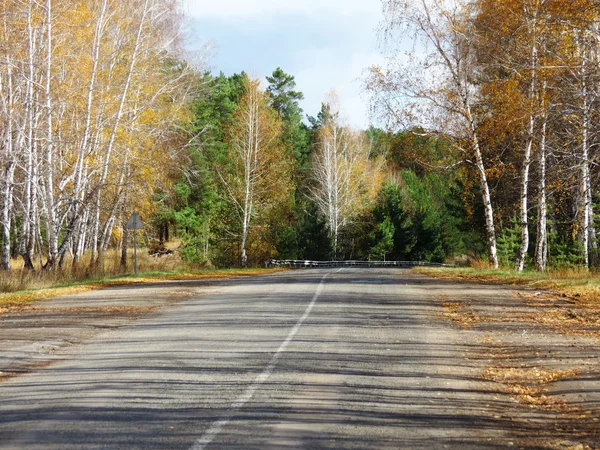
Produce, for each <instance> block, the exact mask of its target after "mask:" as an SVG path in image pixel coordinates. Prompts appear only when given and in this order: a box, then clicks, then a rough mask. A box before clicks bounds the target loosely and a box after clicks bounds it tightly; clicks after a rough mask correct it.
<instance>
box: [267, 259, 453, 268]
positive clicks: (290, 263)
mask: <svg viewBox="0 0 600 450" xmlns="http://www.w3.org/2000/svg"><path fill="white" fill-rule="evenodd" d="M265 267H267V268H269V267H285V268H292V269H297V268H303V267H401V268H410V267H456V266H455V265H454V264H442V263H428V262H421V261H310V260H305V259H300V260H295V259H285V260H276V259H271V260H269V261H266V262H265Z"/></svg>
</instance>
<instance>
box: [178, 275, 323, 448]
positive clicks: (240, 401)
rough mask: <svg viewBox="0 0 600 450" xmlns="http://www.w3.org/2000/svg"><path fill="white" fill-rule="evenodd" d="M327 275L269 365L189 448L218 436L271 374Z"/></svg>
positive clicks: (207, 442) (312, 304)
mask: <svg viewBox="0 0 600 450" xmlns="http://www.w3.org/2000/svg"><path fill="white" fill-rule="evenodd" d="M328 276H329V274H327V275H325V276H324V277H323V278H321V282H320V283H319V287H318V288H317V292H315V295H314V296H313V298H312V300H311V302H310V304H309V305H308V306H307V307H306V310H305V311H304V314H303V315H302V317H300V319H299V320H298V322H296V325H294V328H292V330H291V331H290V333H289V334H288V336H287V337H286V338H285V340H284V341H283V342H282V343H281V345H280V346H279V348H278V349H277V351H276V352H275V354H274V355H273V357H272V358H271V361H270V362H269V365H268V366H267V367H265V370H263V371H262V373H261V374H260V375H259V376H258V377H257V378H256V379H255V380H254V382H253V383H252V384H251V385H250V386H249V387H248V389H246V391H245V392H244V393H243V394H242V395H240V396H239V397H238V398H237V399H235V401H234V402H233V403H232V404H231V406H230V407H229V409H228V410H227V414H225V415H224V416H223V417H221V418H220V419H219V420H217V421H216V422H214V423H213V424H212V425H211V426H210V428H209V429H208V430H206V432H205V433H204V435H203V436H202V437H201V438H200V439H198V440H197V441H196V442H195V443H194V445H193V446H192V447H191V448H190V450H203V449H204V448H205V447H206V446H207V445H208V444H210V443H211V442H212V441H213V440H214V438H216V437H217V436H218V434H219V433H220V432H221V430H222V429H223V427H225V426H226V425H227V424H228V423H229V422H230V421H231V419H232V418H233V416H235V414H236V412H238V411H239V410H240V409H241V408H242V407H243V406H244V405H245V404H246V403H248V401H250V399H251V398H252V396H253V395H254V393H255V392H256V391H257V389H258V388H259V387H260V386H261V385H262V384H263V383H264V382H265V381H267V379H268V378H269V377H270V376H271V373H273V369H275V366H276V365H277V362H278V361H279V358H281V355H282V353H283V352H285V350H286V349H287V346H288V345H289V343H290V342H291V341H292V339H294V336H296V334H297V333H298V331H299V330H300V327H301V326H302V324H303V323H304V321H305V320H306V318H307V317H308V315H309V314H310V312H311V311H312V309H313V307H314V306H315V303H316V302H317V299H318V298H319V296H320V295H321V292H322V291H323V285H324V284H325V278H327V277H328Z"/></svg>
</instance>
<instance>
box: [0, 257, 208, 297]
mask: <svg viewBox="0 0 600 450" xmlns="http://www.w3.org/2000/svg"><path fill="white" fill-rule="evenodd" d="M120 261H121V254H120V252H118V251H116V250H109V251H108V252H107V253H106V255H105V258H104V261H103V263H102V264H93V263H92V261H91V256H90V255H85V256H84V257H82V259H81V261H80V262H79V264H78V265H77V267H73V265H72V264H71V262H70V261H69V262H68V263H67V264H65V267H63V268H62V269H56V270H44V269H37V270H33V271H32V270H25V269H24V268H23V265H22V262H20V261H17V260H15V261H13V270H12V271H11V272H0V292H3V293H9V292H17V291H26V290H36V289H45V288H51V287H58V286H65V285H69V284H73V283H81V282H93V281H102V280H106V279H110V278H117V277H127V276H130V275H131V274H132V273H133V250H130V252H129V255H128V260H127V267H126V268H125V269H124V268H123V267H122V266H121V263H120ZM138 270H139V272H140V274H143V273H147V272H153V273H175V272H183V271H191V270H198V267H191V266H190V265H188V264H186V263H185V262H183V261H182V260H181V258H180V257H179V255H177V254H176V253H175V254H172V255H164V256H161V257H153V256H150V255H149V254H148V252H147V251H144V250H138Z"/></svg>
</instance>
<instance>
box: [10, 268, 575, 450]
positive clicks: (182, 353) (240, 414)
mask: <svg viewBox="0 0 600 450" xmlns="http://www.w3.org/2000/svg"><path fill="white" fill-rule="evenodd" d="M377 273H379V274H381V273H382V271H381V270H378V272H377ZM383 273H384V274H385V271H383ZM324 274H325V271H324V270H323V271H322V272H320V271H318V270H311V271H310V273H309V272H307V273H306V274H303V273H302V272H294V274H293V275H294V276H293V277H292V276H290V275H286V274H277V275H276V276H265V277H251V278H238V279H233V280H217V281H211V282H210V285H211V286H260V285H273V284H277V283H282V284H288V285H289V284H306V283H308V284H315V285H316V284H318V283H320V281H321V279H322V276H323V275H324ZM395 274H398V271H395ZM371 276H372V277H373V278H378V279H379V280H380V282H381V283H384V284H392V285H405V286H409V287H410V286H422V285H425V284H426V285H427V286H428V291H429V292H430V293H431V295H433V296H435V295H436V291H438V290H439V291H440V292H444V291H445V290H447V288H448V286H449V285H451V284H454V283H452V282H449V281H444V280H433V279H422V280H421V279H420V278H416V277H414V276H412V277H410V276H407V277H404V276H402V272H400V276H398V277H397V279H391V277H389V278H381V277H375V273H373V274H371V273H369V271H368V270H366V271H361V272H360V273H358V274H357V273H356V272H354V273H353V274H352V276H350V275H349V274H344V271H342V272H341V273H337V274H332V275H330V277H329V278H327V280H326V283H335V284H344V283H348V284H350V283H352V282H353V280H356V279H357V278H361V279H362V278H364V279H365V280H367V279H371V278H370V277H371ZM176 283H177V284H178V285H186V286H196V285H200V286H203V285H205V284H206V282H205V281H202V280H200V281H189V280H186V281H177V282H176ZM168 284H169V285H172V282H169V283H168ZM163 285H164V283H150V286H157V287H158V286H163ZM111 289H119V290H120V289H135V286H120V287H114V288H111ZM478 289H486V287H485V286H479V287H478ZM490 289H494V288H493V287H490ZM227 295H228V297H227V298H228V304H225V305H224V304H222V299H220V298H219V296H218V294H216V295H213V296H211V297H210V298H209V299H207V298H198V299H197V300H196V299H192V300H190V301H189V302H190V303H194V302H199V303H200V302H201V303H202V304H203V305H205V306H206V307H207V308H209V309H208V311H209V312H208V313H207V314H205V315H200V316H197V317H192V316H186V315H183V316H181V315H178V316H175V315H174V316H173V317H171V320H166V321H164V322H163V323H160V324H159V323H154V322H152V321H149V322H147V321H142V322H139V323H136V324H134V325H132V326H131V327H130V328H131V329H134V330H135V329H137V330H138V331H144V330H145V331H146V333H142V334H141V336H142V337H143V338H140V339H138V340H126V339H125V340H123V339H120V340H119V345H120V346H123V347H125V348H128V349H130V350H126V351H120V352H119V353H118V355H117V354H116V353H113V350H112V347H111V345H112V343H110V342H108V343H107V344H106V347H104V348H99V349H98V346H96V347H95V348H97V349H98V350H97V351H96V352H92V353H89V354H86V355H85V364H84V366H83V367H73V366H66V367H64V368H63V367H61V365H57V366H55V367H49V368H47V369H45V370H42V371H40V373H41V374H42V375H43V374H44V373H46V374H48V375H49V376H51V379H50V380H48V378H39V377H23V378H19V379H15V380H13V381H12V382H11V383H10V388H9V387H8V386H6V385H0V399H1V401H2V403H3V404H4V405H10V408H6V407H5V408H3V409H2V411H1V414H0V448H4V447H3V442H4V443H6V442H10V441H11V439H12V438H14V436H12V435H11V432H10V430H11V429H16V428H19V427H21V429H22V428H23V426H25V427H26V428H27V427H29V429H30V437H31V439H32V440H33V441H35V442H43V443H44V444H43V445H44V446H46V447H48V448H62V449H70V448H84V447H90V446H91V447H103V448H128V449H129V448H152V449H163V448H164V449H172V448H189V446H191V445H192V444H193V443H194V442H195V440H196V439H198V437H199V436H200V435H201V433H202V431H203V430H206V429H207V428H209V427H210V425H211V424H212V423H213V422H214V421H215V420H217V419H219V418H221V417H227V416H228V415H232V414H231V411H230V410H229V407H230V405H231V403H232V399H234V398H236V397H237V396H239V395H240V393H241V392H243V391H244V389H246V387H247V385H248V384H249V383H252V380H253V379H255V378H256V376H258V375H259V374H260V373H261V372H262V371H263V370H264V368H265V367H266V366H267V365H268V364H269V361H270V359H271V358H272V354H273V351H274V350H275V349H276V348H277V346H278V345H279V344H280V342H281V336H285V335H286V334H287V331H286V330H289V329H290V328H291V327H293V326H294V325H295V323H296V321H297V320H298V316H299V315H298V314H288V315H282V312H281V308H277V305H281V299H278V298H270V297H265V298H261V299H260V301H261V306H260V308H257V307H256V306H255V304H256V299H255V298H247V296H245V295H244V294H242V293H240V294H238V295H235V296H232V295H231V294H227ZM431 298H432V297H430V298H428V299H423V300H418V299H416V298H415V297H414V296H409V297H405V298H403V297H402V296H401V295H400V296H392V295H383V294H377V295H375V294H373V295H372V296H368V297H365V296H364V295H360V294H352V293H346V295H345V296H344V298H343V304H344V305H345V307H346V312H345V314H344V315H343V316H342V315H340V311H339V308H337V309H336V306H338V307H339V305H340V301H341V300H340V298H339V297H336V296H333V295H328V294H327V293H324V294H323V295H322V296H321V297H320V298H319V301H318V306H319V311H318V314H313V315H310V316H309V317H308V318H307V320H306V321H305V322H304V324H303V329H310V330H311V333H310V336H312V337H306V336H303V335H302V334H299V335H298V336H297V337H296V338H295V339H294V346H293V347H290V349H289V350H288V351H286V352H285V353H284V354H282V355H281V357H280V358H279V359H278V361H277V366H276V371H275V372H274V373H273V375H272V376H271V377H270V378H269V380H267V381H266V382H264V383H263V384H261V386H260V389H259V391H258V392H257V393H256V394H255V396H254V397H253V398H252V399H251V400H250V401H249V402H248V403H247V404H245V405H244V407H243V408H241V409H240V410H239V411H236V412H235V414H234V415H233V417H232V419H231V424H230V425H229V426H227V427H226V428H225V429H224V430H223V431H222V433H221V435H220V436H219V441H220V442H224V443H226V444H224V445H222V448H229V449H248V448H261V449H262V448H269V446H271V448H298V447H300V448H360V449H384V448H427V449H429V448H444V446H448V447H449V448H477V449H487V448H506V446H507V442H506V441H504V440H502V441H500V440H497V439H496V438H497V436H498V430H503V431H506V432H508V433H509V434H510V435H511V436H514V437H518V438H521V439H526V438H529V437H535V438H540V439H542V440H548V439H555V438H556V436H557V432H556V430H555V429H552V430H546V429H544V428H540V426H539V425H536V422H537V423H543V422H544V421H547V420H549V418H551V419H552V423H553V424H555V425H556V426H557V427H562V429H565V430H567V429H569V427H570V426H572V425H573V424H572V423H570V421H569V419H561V418H560V417H557V416H555V415H554V414H553V413H550V412H545V411H542V410H535V411H524V410H523V407H522V406H520V405H518V404H515V402H513V401H512V400H511V399H510V398H509V397H507V396H498V395H497V392H496V391H495V390H494V389H493V386H492V385H491V384H490V383H483V382H481V379H480V378H478V377H477V376H476V375H473V370H470V369H472V368H473V367H478V366H480V365H481V362H480V361H473V360H467V359H461V358H458V359H457V355H460V354H469V355H480V354H484V353H485V351H486V348H485V347H484V346H482V345H479V344H476V343H461V344H459V345H457V344H456V343H451V342H448V343H431V342H428V341H426V340H423V339H420V338H419V336H418V332H417V330H418V328H419V327H420V326H421V325H422V324H423V323H425V322H428V323H430V324H431V323H432V320H433V321H434V322H435V320H437V319H435V312H436V311H438V310H439V308H438V306H437V304H436V303H435V302H432V300H431ZM269 302H272V303H273V306H272V307H269ZM286 302H288V303H290V304H297V305H298V308H299V310H300V311H301V310H302V309H303V308H304V307H305V306H306V303H307V296H306V294H304V295H300V294H297V295H289V296H288V297H287V298H286ZM232 305H235V307H236V310H237V311H238V312H237V314H235V315H232V314H231V308H232ZM436 308H437V309H436ZM407 311H408V313H407ZM432 316H433V319H432ZM439 320H440V321H441V319H439ZM333 327H337V328H339V329H341V330H342V331H341V332H340V334H339V335H338V336H330V335H328V333H327V332H328V330H330V329H332V328H333ZM160 328H165V329H172V330H176V329H177V330H190V329H192V330H197V331H198V336H197V337H196V338H194V337H190V334H187V335H181V336H178V335H177V334H176V333H175V332H174V333H173V335H171V336H170V337H169V338H168V342H169V346H170V348H172V349H173V351H171V352H169V351H168V349H164V350H162V351H156V352H154V351H151V350H149V349H150V348H152V345H153V341H155V340H156V341H158V340H159V339H164V338H162V337H161V336H163V335H162V334H161V333H160V332H159V331H158V330H159V329H160ZM385 328H390V329H400V328H408V329H411V328H412V329H414V330H415V340H414V341H408V340H406V339H405V340H402V341H400V342H381V340H378V339H375V338H373V339H369V329H372V330H379V331H381V330H382V329H385ZM217 329H218V330H221V333H219V334H218V335H217V334H216V333H215V334H214V335H211V334H210V333H208V334H207V333H204V334H202V335H200V332H201V331H205V330H209V331H210V330H217ZM249 329H252V330H254V331H253V332H252V334H251V335H250V337H249V338H248V339H247V340H246V341H245V342H244V330H249ZM228 330H229V334H228V332H227V331H228ZM257 330H258V331H257ZM261 330H263V331H261ZM356 330H360V331H361V332H360V334H359V333H358V332H356ZM274 331H276V332H275V333H274ZM153 332H154V334H153ZM392 334H393V333H392ZM392 334H391V335H392ZM236 335H241V337H240V338H239V339H236V338H235V336H236ZM191 336H194V334H193V333H192V334H191ZM109 339H110V338H109ZM473 340H474V341H475V339H473ZM240 341H241V343H240ZM322 346H329V348H335V349H339V350H338V351H335V352H332V351H323V350H320V347H322ZM265 349H270V351H266V350H265ZM382 356H383V359H384V362H382ZM418 367H421V368H423V369H418ZM428 367H435V370H434V371H429V370H425V368H428ZM469 373H471V375H468V374H469ZM305 375H310V376H311V380H312V381H310V382H308V381H301V380H302V379H303V377H304V376H305ZM320 378H323V379H324V380H327V382H319V381H315V380H319V379H320ZM464 382H472V386H476V387H471V388H468V389H467V388H463V387H461V386H463V385H464V384H465V383H464ZM216 392H218V394H216ZM34 397H35V398H34ZM57 398H59V399H60V400H58V401H57V400H56V399H57ZM211 399H212V400H211ZM289 399H296V401H295V402H294V403H291V404H290V403H289V401H288V400H289ZM324 400H330V401H328V403H327V405H324V404H323V402H324ZM149 405H152V406H149ZM195 405H202V406H195ZM524 414H525V415H527V417H528V418H529V419H533V420H527V421H525V420H519V418H518V417H519V415H520V416H521V417H523V415H524ZM40 420H46V421H49V422H48V423H47V424H46V428H45V429H37V428H36V425H37V424H38V423H39V421H40ZM265 423H266V424H277V429H279V430H287V429H289V430H293V435H294V439H295V440H293V441H286V440H285V439H284V438H281V439H282V440H280V441H277V442H279V443H276V444H269V445H267V443H268V442H271V441H272V439H273V436H272V435H271V434H270V433H272V430H271V428H270V427H265ZM17 425H18V426H19V427H17ZM324 427H325V429H326V430H328V431H327V432H325V433H322V432H314V430H322V429H324ZM398 427H400V428H401V429H404V430H406V433H405V435H402V434H401V435H398V434H396V433H395V430H397V429H398ZM373 430H375V432H373ZM282 433H283V432H282ZM284 434H285V433H284ZM174 436H176V437H174ZM274 436H275V438H277V433H276V432H275V435H274ZM428 436H435V437H428ZM567 437H568V435H567ZM40 448H41V447H40ZM530 448H537V447H536V446H535V445H532V446H531V447H530Z"/></svg>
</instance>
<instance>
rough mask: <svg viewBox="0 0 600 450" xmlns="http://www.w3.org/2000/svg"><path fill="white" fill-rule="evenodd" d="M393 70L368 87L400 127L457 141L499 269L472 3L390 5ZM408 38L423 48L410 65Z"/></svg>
mask: <svg viewBox="0 0 600 450" xmlns="http://www.w3.org/2000/svg"><path fill="white" fill-rule="evenodd" d="M383 5H384V15H385V19H384V30H385V36H386V45H387V47H386V48H387V49H388V61H389V62H388V66H387V67H386V68H380V67H373V68H372V69H371V76H370V77H369V79H368V82H367V87H368V89H369V90H370V91H371V93H372V94H373V101H374V107H375V109H376V110H377V111H378V112H379V113H380V114H382V115H383V116H384V117H385V118H387V119H388V122H389V123H390V124H391V125H392V126H395V127H398V126H405V127H408V126H410V125H417V124H418V125H421V126H422V127H424V128H426V129H429V130H431V131H436V130H443V131H444V132H445V133H447V134H449V135H453V136H455V137H456V139H455V141H454V142H455V145H456V146H457V147H458V148H459V149H460V150H461V151H462V152H463V154H464V159H465V161H466V162H471V163H472V164H473V166H474V167H475V170H476V173H477V175H478V178H479V187H480V192H481V199H482V203H483V209H484V217H485V230H486V237H487V248H488V257H489V262H490V264H491V265H492V266H493V267H498V257H497V244H496V227H495V223H494V208H493V204H492V198H491V192H490V187H489V183H488V172H487V168H486V160H485V156H484V151H483V149H482V146H481V137H480V130H479V122H480V117H479V115H478V108H477V106H478V100H479V92H478V87H477V85H476V71H477V67H476V60H475V40H474V36H473V20H472V18H473V14H474V12H473V11H472V6H473V5H472V3H471V2H469V1H466V0H465V1H458V2H446V1H443V0H433V1H428V0H418V1H408V0H384V1H383ZM402 37H413V38H414V39H415V42H416V43H417V45H418V46H419V50H418V51H416V50H415V51H413V52H412V53H411V54H410V56H409V59H408V60H406V59H404V52H402V51H401V50H400V48H399V47H400V44H398V43H399V42H400V43H404V42H406V40H403V39H402Z"/></svg>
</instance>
